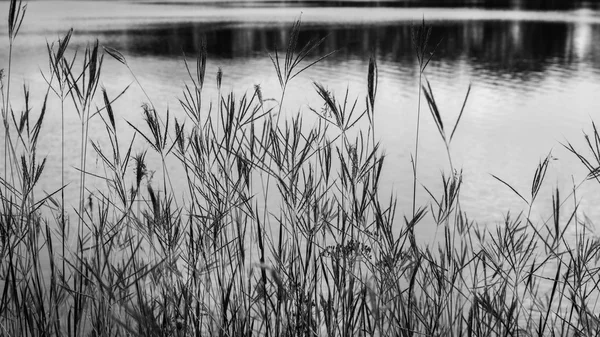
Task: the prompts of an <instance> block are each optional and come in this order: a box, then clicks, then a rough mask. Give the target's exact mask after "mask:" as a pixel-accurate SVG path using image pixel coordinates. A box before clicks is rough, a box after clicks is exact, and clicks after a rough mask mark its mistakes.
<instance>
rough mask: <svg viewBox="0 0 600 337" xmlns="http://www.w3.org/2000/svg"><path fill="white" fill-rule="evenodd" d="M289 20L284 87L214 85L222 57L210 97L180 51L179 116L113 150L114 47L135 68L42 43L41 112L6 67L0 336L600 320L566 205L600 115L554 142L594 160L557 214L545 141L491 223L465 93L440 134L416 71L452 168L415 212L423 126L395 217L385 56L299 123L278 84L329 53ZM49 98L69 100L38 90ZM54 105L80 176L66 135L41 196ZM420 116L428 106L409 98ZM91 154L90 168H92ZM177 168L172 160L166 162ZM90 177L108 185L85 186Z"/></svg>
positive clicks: (365, 331) (162, 119) (547, 331)
mask: <svg viewBox="0 0 600 337" xmlns="http://www.w3.org/2000/svg"><path fill="white" fill-rule="evenodd" d="M10 6H11V7H10V13H9V22H12V23H11V24H10V25H9V28H10V27H13V28H12V29H13V31H12V33H10V34H9V35H10V36H11V39H14V37H16V36H17V32H18V28H19V27H20V23H21V22H22V21H23V14H24V11H25V9H24V8H25V6H23V5H22V4H21V2H20V1H16V0H13V1H11V4H10ZM300 32H301V30H300V21H299V20H298V21H297V22H296V23H295V24H294V25H293V27H292V30H291V33H290V34H289V41H288V43H287V48H286V53H285V56H284V57H283V58H281V59H280V57H279V55H278V54H277V53H276V52H275V55H274V56H272V57H271V60H272V62H273V66H274V68H275V74H274V76H277V78H278V80H279V82H280V85H281V88H280V89H281V96H280V100H279V101H276V100H273V99H269V97H272V96H271V95H270V93H268V92H264V90H263V88H262V87H261V86H260V84H257V85H255V86H254V88H251V90H250V91H249V92H247V93H246V94H243V95H236V94H234V93H227V92H225V93H224V92H222V90H223V82H224V81H226V78H224V77H223V71H222V70H221V69H220V68H219V70H218V71H217V74H216V76H215V77H212V78H213V80H216V87H217V97H205V95H206V93H205V91H203V88H204V87H205V86H206V85H208V79H209V78H210V75H209V74H207V63H208V62H209V58H208V52H207V50H206V48H205V45H204V44H203V47H202V48H201V51H200V53H199V55H197V59H196V66H195V67H189V66H188V63H187V61H186V62H185V64H184V65H183V66H185V67H186V69H187V71H188V76H189V78H188V80H187V81H188V84H186V85H184V88H183V93H182V97H181V98H180V105H181V106H180V107H178V108H180V109H182V110H183V111H184V112H185V113H186V115H187V117H188V118H187V119H186V120H183V121H182V120H180V119H176V118H172V116H171V112H170V111H169V110H168V109H167V110H165V111H161V110H160V109H158V108H157V107H155V106H154V105H153V104H152V100H151V98H150V97H146V98H147V100H148V102H146V103H142V104H141V105H140V111H139V112H140V114H141V116H142V120H143V123H142V124H144V125H136V124H134V123H133V122H127V123H128V124H126V126H127V129H129V131H130V132H133V134H134V136H133V137H132V138H133V139H132V140H131V141H130V142H128V143H125V144H123V143H122V139H123V137H120V136H121V135H122V134H123V133H124V132H127V131H126V130H124V129H123V128H122V127H120V125H123V124H121V121H122V120H123V115H124V114H122V113H120V112H119V111H118V109H117V107H118V105H117V104H115V101H116V100H118V99H119V97H121V95H123V93H124V92H125V91H126V90H127V89H128V88H129V86H125V87H124V89H123V90H122V91H121V92H120V93H119V94H116V95H115V93H111V92H109V90H107V89H105V88H103V87H102V86H101V82H102V79H101V74H102V72H101V69H102V66H103V57H104V53H107V54H109V56H111V57H112V58H114V59H115V60H117V61H118V63H119V65H118V66H124V67H126V68H127V69H128V70H129V71H130V72H131V73H132V74H133V71H132V68H130V65H129V64H128V63H127V61H126V58H125V56H124V55H123V54H121V53H120V52H119V51H117V50H114V49H111V48H109V47H101V46H100V45H99V43H98V42H95V43H93V44H91V45H90V46H88V47H87V48H86V49H85V50H84V51H83V52H82V56H81V54H78V53H77V52H76V51H72V50H71V48H69V41H70V39H71V36H72V34H73V33H72V30H71V31H68V32H67V33H66V34H65V36H64V37H63V38H62V39H60V40H59V41H58V43H57V44H56V45H54V44H48V46H47V52H48V57H49V73H48V74H46V75H44V78H45V81H46V85H47V88H46V90H45V94H44V95H40V97H43V104H41V105H40V108H39V109H33V108H32V104H31V96H30V92H29V89H28V88H27V87H26V86H24V87H23V104H20V105H21V106H23V109H21V110H20V111H19V110H17V111H13V110H14V107H16V106H19V105H16V104H14V105H13V104H12V102H13V101H14V100H15V99H16V98H15V97H13V96H10V95H9V85H10V79H8V80H7V82H4V80H3V78H2V76H0V79H2V80H3V81H2V82H1V83H2V86H1V88H2V89H1V90H0V91H1V94H2V99H3V102H2V116H3V119H4V128H5V144H4V148H5V154H4V156H5V171H4V176H3V177H2V178H1V179H0V184H1V185H2V186H1V188H0V209H1V211H0V224H1V226H0V335H3V336H4V335H6V336H69V337H70V336H250V335H261V336H262V335H265V336H352V335H357V336H418V335H422V336H594V335H598V334H599V333H600V325H599V324H598V322H599V319H598V317H597V315H596V314H595V313H596V312H597V311H598V308H597V301H598V297H599V296H600V289H599V286H598V282H597V280H598V278H599V277H600V275H599V270H600V269H599V268H598V261H599V260H600V243H599V242H600V241H599V240H598V238H597V237H596V236H595V235H594V233H593V231H592V229H593V223H592V219H588V218H586V217H585V216H583V215H582V214H583V213H582V212H583V210H582V209H581V205H580V203H579V202H580V199H578V197H577V192H578V188H579V186H581V184H583V183H590V182H594V181H598V177H599V176H600V175H599V174H598V172H600V169H599V167H600V150H599V149H600V145H599V144H600V134H599V132H598V130H597V129H596V126H595V124H593V123H592V128H593V130H592V134H590V135H585V136H584V139H585V141H586V145H585V146H586V149H585V151H582V150H578V149H577V147H575V146H574V145H572V144H570V143H567V144H566V145H565V147H566V148H567V149H568V150H569V151H571V152H572V153H573V154H574V155H575V156H576V157H577V158H578V159H579V160H580V161H581V162H582V164H583V165H584V167H585V168H586V169H587V170H588V173H587V174H586V175H585V177H583V179H582V183H580V184H579V185H576V186H574V187H573V189H572V190H571V191H563V190H559V189H557V188H555V189H554V190H553V191H552V198H551V199H552V201H551V204H550V205H548V208H547V209H551V212H549V213H551V214H547V216H546V217H543V218H542V220H538V219H537V218H533V217H532V216H531V210H532V206H533V204H534V202H537V203H539V202H541V201H539V200H540V199H541V198H540V197H539V195H540V194H541V193H542V192H541V191H542V187H543V185H544V184H545V183H546V182H545V181H546V176H547V174H548V172H549V171H550V170H552V165H551V163H552V160H553V157H552V155H551V154H548V156H546V157H545V158H544V159H542V160H540V162H539V164H538V166H537V168H536V169H535V171H534V172H533V177H532V183H531V188H530V193H520V192H518V190H520V188H517V187H513V186H511V185H510V184H509V183H507V182H506V181H505V180H502V178H499V177H496V179H497V180H499V181H500V183H501V184H504V185H506V186H508V187H509V188H510V189H511V190H512V191H513V192H515V193H516V194H517V195H518V196H519V197H520V198H521V199H523V201H524V202H525V203H526V205H527V209H526V212H521V213H519V214H516V215H514V214H511V213H509V212H507V214H506V217H505V219H504V221H502V222H501V223H499V224H495V225H494V224H486V225H485V226H484V225H480V224H478V223H476V222H474V221H473V220H472V219H471V218H470V217H469V215H468V214H467V212H465V210H463V209H462V208H461V202H460V200H461V195H462V194H461V193H462V187H463V179H466V178H463V176H462V171H461V170H460V169H459V168H455V167H454V166H453V163H452V153H451V151H450V145H451V142H452V140H453V139H454V136H455V135H456V132H457V129H458V125H459V122H460V121H461V119H462V118H463V115H464V113H465V111H467V110H468V107H467V99H468V97H469V94H470V89H471V87H470V86H469V88H468V89H467V92H466V95H465V99H464V102H463V105H462V107H461V110H460V112H459V114H458V118H457V120H456V121H455V122H454V123H453V126H452V127H449V125H452V123H449V122H448V120H447V119H446V116H445V115H444V112H443V110H442V109H441V107H442V106H443V105H442V103H443V102H439V101H437V100H436V98H435V95H434V91H433V89H432V87H433V85H432V84H431V83H434V81H433V80H432V81H431V82H430V81H428V80H427V84H426V85H421V83H420V84H419V91H420V92H421V91H422V92H423V93H424V96H425V99H426V101H427V104H428V107H429V109H430V112H431V115H432V118H433V119H434V122H435V124H436V126H437V129H438V133H439V135H440V136H441V138H442V140H443V143H444V147H445V150H446V152H447V155H448V161H449V164H450V170H451V172H449V173H445V172H444V173H442V174H441V180H440V182H439V183H438V184H434V183H433V182H431V183H430V184H429V185H427V186H423V189H424V190H425V192H426V193H427V195H428V198H427V201H426V202H425V203H424V204H420V205H419V204H417V198H416V197H417V196H416V193H417V191H416V181H417V178H418V176H417V173H418V150H419V128H420V127H419V121H418V122H417V125H416V130H415V131H416V139H415V143H416V144H415V153H414V158H413V170H414V171H413V181H414V183H415V184H414V186H413V191H412V196H413V207H412V210H411V211H410V212H409V213H408V214H401V213H400V211H399V208H398V207H397V206H398V201H397V199H396V196H395V195H393V194H392V195H383V194H382V192H381V189H380V187H381V184H384V183H385V181H386V180H385V179H386V177H384V176H383V173H382V172H384V165H385V164H386V161H385V159H386V158H385V154H384V153H383V151H382V146H381V144H380V143H379V142H377V141H376V140H377V135H376V132H375V110H376V106H377V91H378V83H379V82H378V80H379V79H378V69H377V61H376V55H373V56H372V57H371V59H370V60H369V62H368V67H366V69H365V71H366V76H367V84H366V88H364V93H363V94H361V95H360V96H359V97H350V96H351V95H350V92H351V90H350V88H348V89H346V90H345V92H344V93H342V95H339V96H337V95H336V94H335V93H333V92H332V90H330V89H329V87H328V85H327V83H326V82H324V81H321V82H314V90H315V95H314V97H315V101H313V102H311V107H310V108H308V109H305V111H304V110H303V109H301V110H300V111H299V112H298V113H297V114H295V115H291V114H290V113H288V112H287V111H286V110H285V109H284V107H283V101H284V98H285V92H286V88H287V87H288V85H289V83H290V81H291V80H292V79H293V78H295V77H296V76H298V75H300V74H301V73H302V72H303V71H304V70H306V69H307V67H310V66H312V65H313V64H314V63H315V62H318V61H320V60H322V59H323V57H316V58H314V60H316V61H310V60H309V59H308V58H309V54H310V53H312V52H313V51H314V50H315V48H316V46H318V45H319V44H320V43H322V41H323V40H322V39H317V40H311V42H309V43H308V44H307V45H305V46H300V47H299V46H298V41H299V38H298V36H299V34H300ZM430 33H431V29H430V28H427V27H426V26H425V24H424V22H423V23H422V25H421V26H420V27H418V28H414V33H413V41H414V45H415V50H416V52H417V54H416V58H417V62H418V65H419V78H420V79H421V77H423V75H424V71H425V68H426V67H427V65H428V64H429V63H430V60H431V57H432V54H431V52H430V49H429V48H428V43H429V38H430ZM11 41H12V40H11ZM11 46H12V44H11ZM11 48H12V47H11ZM298 49H299V50H298ZM434 49H435V48H434ZM9 52H12V49H11V51H9ZM328 55H330V54H326V56H328ZM326 56H325V57H326ZM10 66H11V65H10V62H9V68H8V69H7V72H8V73H10ZM132 76H133V77H134V82H135V83H137V85H139V86H140V87H142V84H141V83H140V82H139V81H137V79H136V78H135V75H134V74H133V75H132ZM99 87H100V88H101V94H100V93H99V92H97V91H98V90H97V89H98V88H99ZM142 90H143V87H142ZM144 92H145V91H144ZM52 93H53V94H54V95H55V96H56V98H58V100H59V101H60V107H59V105H52V104H48V100H49V96H51V94H52ZM363 95H364V96H363ZM363 99H364V100H363ZM419 99H420V95H419ZM55 109H56V110H58V112H59V113H60V114H61V119H63V120H64V115H65V114H66V113H74V114H77V116H78V117H79V118H80V136H81V139H80V143H79V144H76V146H79V148H80V153H79V157H80V158H79V159H80V161H79V166H78V167H77V168H76V169H77V170H78V172H79V173H80V177H79V180H78V181H75V182H71V181H65V178H66V177H65V168H64V162H65V155H64V148H63V151H62V156H61V161H62V164H61V170H62V172H61V176H62V178H61V179H62V181H61V187H60V188H59V189H58V190H56V191H51V192H49V193H42V192H41V191H40V190H41V189H40V188H39V187H40V185H41V184H42V182H43V181H44V179H48V178H49V177H48V175H49V173H48V172H47V171H46V170H47V167H48V165H49V163H48V161H49V160H46V159H45V158H42V157H41V156H39V155H38V153H37V146H38V145H39V144H40V142H41V141H43V137H44V135H45V134H46V133H47V132H51V131H47V130H48V129H47V128H44V123H45V121H47V120H48V118H50V116H52V114H53V113H55V111H53V110H55ZM377 109H378V111H379V108H377ZM311 112H312V113H314V114H315V116H314V118H313V119H312V120H311V123H308V122H307V120H308V117H307V116H306V113H311ZM275 113H277V114H278V117H277V119H276V120H275V118H273V114H275ZM417 114H418V116H417V119H418V120H419V119H420V104H419V107H418V111H417ZM282 116H283V117H282ZM280 118H281V119H280ZM93 119H100V122H102V123H103V124H101V126H104V130H105V133H104V134H103V135H102V134H94V135H92V134H91V133H90V132H89V127H90V122H91V121H92V120H93ZM363 121H364V122H363ZM61 125H62V130H61V132H62V133H63V134H64V121H63V123H62V124H61ZM88 144H89V145H90V146H91V147H92V150H93V151H90V152H89V153H88V147H87V146H88ZM92 156H95V158H96V159H97V163H98V164H97V166H99V167H100V169H99V170H92V169H88V165H87V163H88V161H89V160H90V159H89V158H92ZM156 158H159V160H157V159H156ZM167 162H168V163H169V168H170V169H171V167H174V166H177V169H178V170H174V171H171V170H167V165H166V163H167ZM155 172H160V177H159V178H155V177H154V173H155ZM494 177H495V176H494ZM50 178H51V177H50ZM92 181H93V182H101V184H99V185H95V186H100V187H95V188H92V183H91V182H92ZM174 181H177V183H175V182H174ZM69 184H73V185H76V188H78V189H79V204H78V205H77V206H75V207H74V208H73V210H72V211H69V208H68V205H67V207H65V197H64V192H65V187H66V186H67V185H69ZM175 186H184V187H185V189H186V190H185V191H179V190H177V188H176V187H175ZM59 192H60V194H61V196H60V198H59V197H58V194H59ZM565 192H567V193H565ZM400 193H404V192H400ZM408 193H410V191H409V192H408ZM565 195H567V196H566V197H565ZM536 200H537V201H536ZM544 219H545V220H544ZM425 223H432V224H434V225H436V226H437V229H438V231H439V233H440V237H439V238H438V237H436V241H435V242H432V243H423V242H419V241H418V240H417V237H416V235H415V232H416V231H417V229H418V226H421V225H422V224H425Z"/></svg>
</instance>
